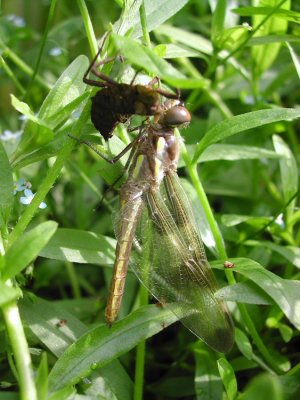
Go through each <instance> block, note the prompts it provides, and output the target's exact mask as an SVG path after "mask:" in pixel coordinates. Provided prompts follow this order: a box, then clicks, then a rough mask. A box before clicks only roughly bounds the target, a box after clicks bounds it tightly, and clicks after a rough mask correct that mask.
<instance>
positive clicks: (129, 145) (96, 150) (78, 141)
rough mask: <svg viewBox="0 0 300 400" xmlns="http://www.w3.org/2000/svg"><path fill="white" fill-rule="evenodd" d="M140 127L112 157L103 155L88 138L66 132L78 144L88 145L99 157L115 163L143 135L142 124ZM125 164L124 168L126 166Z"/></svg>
mask: <svg viewBox="0 0 300 400" xmlns="http://www.w3.org/2000/svg"><path fill="white" fill-rule="evenodd" d="M139 129H140V133H139V134H138V136H137V137H136V138H135V139H134V140H133V141H132V142H130V143H129V144H128V145H127V146H126V147H125V148H124V149H123V150H122V151H121V152H120V153H119V154H117V155H116V156H115V157H114V158H108V157H107V156H106V155H104V154H103V153H101V151H99V150H98V149H97V148H96V147H95V146H93V144H92V143H91V142H89V141H88V140H84V139H79V138H77V137H76V136H73V135H72V134H71V133H68V136H69V137H70V138H71V139H73V140H76V142H77V143H80V144H85V145H86V146H88V147H89V148H90V149H91V150H93V151H94V152H95V153H96V154H98V156H100V157H101V158H103V159H104V160H105V161H107V162H108V163H110V164H115V163H116V162H117V161H119V160H120V159H121V158H122V157H123V156H124V155H125V154H126V153H127V152H128V151H129V150H131V148H132V147H134V146H135V145H136V144H137V143H138V142H139V141H141V140H142V138H143V136H144V130H143V126H141V127H139ZM128 160H129V161H131V157H129V159H128ZM127 164H128V165H129V162H128V161H127V163H126V165H127ZM126 165H125V168H126Z"/></svg>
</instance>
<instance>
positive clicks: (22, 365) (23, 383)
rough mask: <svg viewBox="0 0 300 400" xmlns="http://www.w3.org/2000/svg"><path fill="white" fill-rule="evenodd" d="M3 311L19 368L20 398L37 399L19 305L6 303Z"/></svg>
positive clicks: (22, 399)
mask: <svg viewBox="0 0 300 400" xmlns="http://www.w3.org/2000/svg"><path fill="white" fill-rule="evenodd" d="M2 312H3V316H4V320H5V324H6V330H7V334H8V337H9V341H10V344H11V347H12V350H13V353H14V357H15V362H16V366H17V370H18V380H19V387H20V399H21V400H37V393H36V388H35V384H34V378H33V369H32V364H31V358H30V354H29V349H28V344H27V341H26V337H25V334H24V330H23V325H22V321H21V318H20V314H19V310H18V307H17V305H16V303H15V302H13V303H9V304H5V305H4V306H2Z"/></svg>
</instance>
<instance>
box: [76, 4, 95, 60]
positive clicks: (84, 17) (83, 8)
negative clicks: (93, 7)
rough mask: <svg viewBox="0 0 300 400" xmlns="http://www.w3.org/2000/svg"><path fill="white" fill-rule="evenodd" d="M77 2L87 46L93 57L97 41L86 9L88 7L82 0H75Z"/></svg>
mask: <svg viewBox="0 0 300 400" xmlns="http://www.w3.org/2000/svg"><path fill="white" fill-rule="evenodd" d="M77 4H78V7H79V10H80V13H81V16H82V20H83V24H84V27H85V31H86V35H87V38H88V42H89V46H90V49H91V53H92V57H94V56H95V54H96V53H97V51H98V43H97V39H96V36H95V33H94V29H93V25H92V21H91V19H90V15H89V11H88V8H87V6H86V4H85V1H84V0H77Z"/></svg>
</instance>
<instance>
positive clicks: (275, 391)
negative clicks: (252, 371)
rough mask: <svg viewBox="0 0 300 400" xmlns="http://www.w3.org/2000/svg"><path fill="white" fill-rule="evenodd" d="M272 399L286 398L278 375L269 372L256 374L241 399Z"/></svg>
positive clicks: (281, 399) (280, 399)
mask: <svg viewBox="0 0 300 400" xmlns="http://www.w3.org/2000/svg"><path fill="white" fill-rule="evenodd" d="M258 399H272V400H284V399H285V397H284V395H283V388H282V386H281V384H280V380H279V378H278V377H277V376H276V375H271V374H268V373H264V374H260V375H258V376H256V377H255V378H254V379H252V381H251V382H250V384H249V385H248V386H247V387H246V389H245V391H244V393H242V394H241V395H240V397H239V400H258Z"/></svg>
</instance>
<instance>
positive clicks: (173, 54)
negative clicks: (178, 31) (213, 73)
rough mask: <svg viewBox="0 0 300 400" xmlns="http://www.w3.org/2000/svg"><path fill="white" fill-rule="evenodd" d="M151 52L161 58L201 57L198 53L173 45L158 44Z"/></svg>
mask: <svg viewBox="0 0 300 400" xmlns="http://www.w3.org/2000/svg"><path fill="white" fill-rule="evenodd" d="M153 51H154V52H155V53H156V54H157V55H158V56H159V57H162V58H180V57H201V54H200V53H199V52H198V51H196V50H192V49H188V48H186V47H185V46H182V45H180V44H174V43H168V44H159V45H157V46H155V47H154V49H153Z"/></svg>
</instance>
